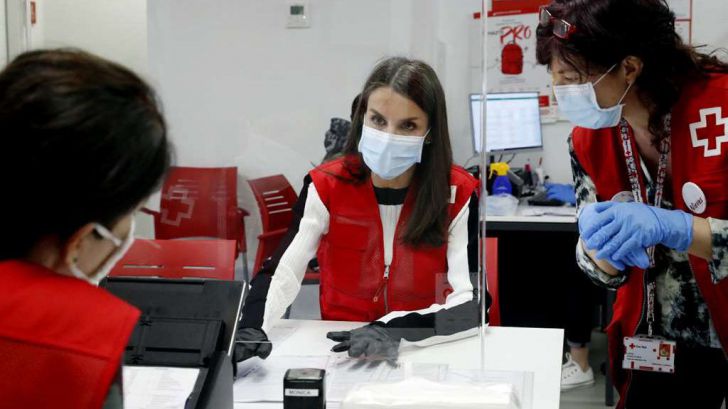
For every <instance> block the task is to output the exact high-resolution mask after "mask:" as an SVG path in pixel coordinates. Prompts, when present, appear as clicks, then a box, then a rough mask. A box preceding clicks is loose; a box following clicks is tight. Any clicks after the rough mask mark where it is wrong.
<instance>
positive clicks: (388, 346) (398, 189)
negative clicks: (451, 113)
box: [236, 58, 478, 360]
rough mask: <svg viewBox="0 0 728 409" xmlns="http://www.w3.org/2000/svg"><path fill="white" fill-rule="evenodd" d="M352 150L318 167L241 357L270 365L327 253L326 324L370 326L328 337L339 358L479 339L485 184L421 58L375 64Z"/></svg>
mask: <svg viewBox="0 0 728 409" xmlns="http://www.w3.org/2000/svg"><path fill="white" fill-rule="evenodd" d="M351 129H352V130H351V133H350V135H349V138H348V144H347V147H346V148H345V155H344V156H343V157H341V158H339V159H336V160H333V161H331V162H328V163H326V164H323V165H321V166H319V167H318V168H316V169H314V170H312V171H311V172H310V173H309V175H308V176H307V177H306V181H305V184H304V188H303V190H302V192H301V195H300V197H299V201H298V204H297V205H296V208H295V209H294V211H295V212H296V214H297V217H296V219H295V221H294V223H293V226H292V227H291V229H290V230H289V233H288V236H287V237H286V239H285V240H284V242H283V244H282V245H281V247H280V248H279V249H278V251H277V253H276V254H275V255H274V257H272V258H271V259H270V260H268V261H267V262H266V263H265V265H264V266H263V268H262V271H261V272H259V273H258V274H257V276H256V277H255V279H254V280H253V282H252V288H251V292H250V295H249V296H248V298H247V300H246V303H245V308H244V311H243V320H242V324H241V329H240V331H239V332H238V338H237V339H238V344H237V346H238V347H237V351H236V353H237V359H238V360H244V359H247V358H249V357H251V356H259V357H262V358H265V357H267V356H268V354H270V351H271V345H270V343H269V342H267V341H268V338H267V335H266V333H267V332H268V331H269V330H270V329H271V327H272V326H273V325H274V324H275V322H276V320H277V319H279V318H280V317H281V316H282V315H283V313H284V312H285V311H286V308H287V307H288V306H289V305H290V304H291V303H292V302H293V300H294V299H295V297H296V295H297V294H298V291H299V289H300V285H301V280H302V279H303V276H304V273H305V272H306V266H307V264H308V261H309V260H311V259H312V258H314V257H316V256H317V257H318V261H319V265H320V270H321V293H320V300H319V301H320V307H321V316H322V318H323V319H326V320H339V321H365V322H371V323H370V324H369V325H366V326H364V327H362V328H359V329H355V330H353V331H345V332H342V333H331V334H329V338H331V339H332V340H334V341H336V342H338V344H337V345H335V346H334V351H338V352H343V351H348V353H349V355H350V356H353V357H359V356H366V357H370V358H371V357H380V358H394V357H396V356H397V351H398V350H399V347H400V345H402V344H409V345H411V344H414V345H420V346H422V345H428V344H431V343H434V342H442V341H447V340H453V339H457V338H460V337H465V336H468V335H470V334H473V333H474V331H475V329H476V327H477V322H478V313H477V295H476V294H475V293H474V290H473V285H472V284H471V278H470V277H471V273H475V272H477V271H478V270H477V240H478V234H477V231H478V230H477V224H478V223H477V220H478V199H477V194H478V190H477V186H478V183H477V180H476V179H475V178H473V177H472V176H471V175H470V174H468V173H467V172H466V171H465V170H463V169H462V168H460V167H457V166H455V165H453V161H452V150H451V147H450V137H449V131H448V123H447V114H446V106H445V95H444V92H443V90H442V87H441V85H440V82H439V80H438V79H437V75H436V74H435V72H434V70H433V69H432V68H431V67H430V66H428V65H427V64H425V63H423V62H421V61H415V60H409V59H405V58H390V59H387V60H385V61H383V62H381V63H380V64H379V65H377V67H376V68H375V69H374V71H373V72H372V74H371V75H370V76H369V79H368V80H367V81H366V84H365V85H364V89H363V91H362V94H361V98H360V102H359V104H358V106H357V109H356V112H355V114H354V116H353V118H352V128H351Z"/></svg>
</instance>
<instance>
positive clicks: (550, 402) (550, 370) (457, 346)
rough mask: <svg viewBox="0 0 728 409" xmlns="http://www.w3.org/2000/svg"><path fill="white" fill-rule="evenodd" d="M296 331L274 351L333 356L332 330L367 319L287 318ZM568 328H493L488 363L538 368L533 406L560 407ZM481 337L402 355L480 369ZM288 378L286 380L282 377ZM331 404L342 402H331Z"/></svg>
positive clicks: (239, 407)
mask: <svg viewBox="0 0 728 409" xmlns="http://www.w3.org/2000/svg"><path fill="white" fill-rule="evenodd" d="M282 322H285V325H287V326H291V325H293V326H295V327H296V330H295V332H293V333H292V334H291V335H290V336H289V337H288V338H287V339H285V340H284V341H283V342H282V343H280V344H279V345H275V346H274V347H273V355H275V354H278V355H280V356H291V355H300V354H301V352H302V351H305V353H306V354H310V355H329V354H333V353H332V352H330V348H331V341H328V340H326V338H325V337H326V333H327V332H328V331H341V330H347V329H351V328H355V327H358V326H361V325H362V324H361V323H346V322H332V321H298V320H285V321H282ZM562 345H563V330H560V329H542V328H508V327H489V328H487V330H486V334H485V363H486V368H487V369H488V370H501V371H526V372H532V373H533V375H534V378H533V409H557V408H558V407H559V399H560V382H561V352H562ZM479 351H480V338H479V337H477V336H476V337H471V338H467V339H463V340H459V341H454V342H450V343H445V344H439V345H433V346H430V347H427V348H421V349H416V350H408V351H404V352H403V353H402V354H401V355H400V360H401V361H404V362H413V363H434V364H448V365H449V366H450V367H452V368H457V369H478V368H480V353H479ZM281 382H282V380H281ZM328 406H329V408H335V407H338V405H328ZM281 407H283V404H282V403H236V404H235V409H253V408H255V409H272V408H281Z"/></svg>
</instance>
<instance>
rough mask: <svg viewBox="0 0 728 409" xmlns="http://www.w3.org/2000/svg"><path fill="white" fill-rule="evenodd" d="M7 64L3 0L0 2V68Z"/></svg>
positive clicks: (6, 38)
mask: <svg viewBox="0 0 728 409" xmlns="http://www.w3.org/2000/svg"><path fill="white" fill-rule="evenodd" d="M7 63H8V36H7V26H6V22H5V0H0V67H4V66H5V64H7Z"/></svg>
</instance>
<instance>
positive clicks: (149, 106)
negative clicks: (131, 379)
mask: <svg viewBox="0 0 728 409" xmlns="http://www.w3.org/2000/svg"><path fill="white" fill-rule="evenodd" d="M0 129H2V137H0V152H2V160H0V186H2V189H3V200H0V215H2V217H3V221H2V235H0V277H2V285H0V408H51V407H52V408H68V409H99V408H101V407H102V406H103V407H121V405H122V396H121V358H122V355H123V352H124V349H125V347H126V343H127V340H128V338H129V335H130V334H131V331H132V329H133V328H134V325H135V324H136V320H137V318H138V316H139V311H137V310H136V308H134V307H132V306H130V305H128V304H126V303H125V302H123V301H121V300H119V299H117V298H115V297H114V296H112V295H111V294H109V293H107V292H106V291H104V290H101V289H99V288H98V287H97V284H98V282H99V280H101V279H102V278H103V277H104V276H105V275H106V274H107V273H108V272H109V270H110V269H111V267H113V265H114V263H115V262H116V261H117V260H118V259H119V258H120V257H121V256H122V255H123V253H124V252H125V251H126V250H127V249H128V248H129V246H130V245H131V242H132V240H133V237H134V236H133V234H134V223H133V220H134V219H133V214H134V211H135V210H136V209H137V208H138V207H139V206H140V205H141V204H142V203H143V201H144V200H145V198H146V197H147V196H148V195H149V194H151V193H152V192H153V191H154V190H155V188H156V187H157V185H158V184H159V183H160V181H161V179H162V177H163V175H164V173H165V171H166V169H167V167H168V165H169V161H170V157H169V148H168V142H167V136H166V127H165V122H164V119H163V118H162V114H161V112H160V110H159V108H158V106H157V100H156V97H155V94H154V92H153V91H152V89H151V88H150V87H149V86H148V85H147V84H145V83H144V82H143V81H142V80H141V79H140V78H139V77H138V76H136V75H135V74H134V73H132V72H131V71H129V70H127V69H126V68H124V67H121V66H119V65H117V64H115V63H112V62H109V61H106V60H103V59H101V58H98V57H95V56H93V55H90V54H87V53H84V52H81V51H74V50H56V51H33V52H28V53H25V54H22V55H20V56H19V57H17V58H16V59H15V60H14V61H12V62H11V63H10V64H9V65H8V66H7V67H6V68H5V69H4V70H3V71H2V72H0Z"/></svg>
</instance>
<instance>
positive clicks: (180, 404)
mask: <svg viewBox="0 0 728 409" xmlns="http://www.w3.org/2000/svg"><path fill="white" fill-rule="evenodd" d="M123 371H124V374H123V382H124V407H125V408H126V409H182V408H184V407H185V402H186V401H187V398H188V397H189V396H190V393H192V390H193V389H194V388H195V382H196V381H197V376H198V375H199V373H200V370H199V369H197V368H168V367H153V366H125V367H124V369H123Z"/></svg>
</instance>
